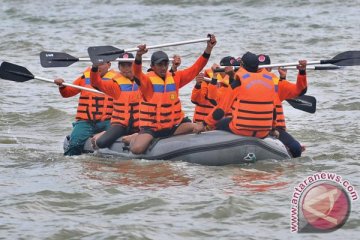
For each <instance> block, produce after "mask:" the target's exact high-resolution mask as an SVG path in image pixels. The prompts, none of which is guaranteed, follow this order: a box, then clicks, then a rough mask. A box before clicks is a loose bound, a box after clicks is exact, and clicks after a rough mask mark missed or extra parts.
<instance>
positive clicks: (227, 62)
mask: <svg viewBox="0 0 360 240" xmlns="http://www.w3.org/2000/svg"><path fill="white" fill-rule="evenodd" d="M220 66H240V62H238V61H237V60H236V59H235V58H234V57H232V56H226V57H223V58H222V59H221V61H220Z"/></svg>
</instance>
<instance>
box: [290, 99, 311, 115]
mask: <svg viewBox="0 0 360 240" xmlns="http://www.w3.org/2000/svg"><path fill="white" fill-rule="evenodd" d="M286 101H287V102H288V103H289V104H290V105H291V106H292V107H293V108H296V109H299V110H302V111H304V112H308V113H315V112H316V98H315V97H313V96H308V95H303V96H300V97H297V98H294V99H287V100H286Z"/></svg>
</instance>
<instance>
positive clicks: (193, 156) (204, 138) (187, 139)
mask: <svg viewBox="0 0 360 240" xmlns="http://www.w3.org/2000/svg"><path fill="white" fill-rule="evenodd" d="M67 145H68V138H65V142H64V148H66V146H67ZM84 152H87V153H90V152H95V154H98V155H102V156H112V157H119V158H120V159H147V160H170V161H185V162H190V163H197V164H202V165H212V166H217V165H227V164H239V163H249V162H255V161H263V160H270V159H273V160H285V159H290V158H291V156H290V155H289V153H288V151H287V149H286V147H285V146H284V145H283V144H282V143H281V142H280V141H279V140H278V139H275V138H272V137H267V138H265V139H258V138H253V137H243V136H238V135H235V134H231V133H228V132H224V131H216V130H215V131H209V132H204V133H201V134H186V135H179V136H174V137H170V138H163V139H155V140H154V141H153V142H152V143H151V145H150V146H149V148H148V149H147V151H146V152H145V153H144V154H141V155H135V154H132V153H131V152H130V150H129V146H126V145H125V144H124V143H122V142H121V139H119V140H118V141H116V142H115V143H114V144H113V145H112V146H111V147H110V148H104V149H99V150H96V151H94V149H93V148H92V145H91V142H90V139H88V140H87V142H86V144H85V146H84Z"/></svg>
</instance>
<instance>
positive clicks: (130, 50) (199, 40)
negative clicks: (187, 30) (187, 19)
mask: <svg viewBox="0 0 360 240" xmlns="http://www.w3.org/2000/svg"><path fill="white" fill-rule="evenodd" d="M205 41H209V38H199V39H194V40H188V41H181V42H173V43H164V44H158V45H152V46H147V47H146V48H147V49H154V48H162V47H170V46H179V45H185V44H190V43H197V42H205ZM138 49H139V48H137V47H136V48H129V49H124V51H125V52H134V51H137V50H138Z"/></svg>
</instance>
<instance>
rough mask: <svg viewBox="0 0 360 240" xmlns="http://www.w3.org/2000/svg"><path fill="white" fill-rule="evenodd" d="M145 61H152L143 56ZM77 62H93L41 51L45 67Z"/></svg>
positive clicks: (127, 60)
mask: <svg viewBox="0 0 360 240" xmlns="http://www.w3.org/2000/svg"><path fill="white" fill-rule="evenodd" d="M134 60H135V59H134V58H116V59H114V60H113V61H117V62H129V61H134ZM142 60H143V61H150V58H143V59H142ZM170 61H172V59H170ZM75 62H91V60H90V58H77V57H74V56H71V55H70V54H67V53H63V52H48V51H42V52H40V63H41V66H42V67H44V68H50V67H68V66H70V65H71V64H74V63H75Z"/></svg>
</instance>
